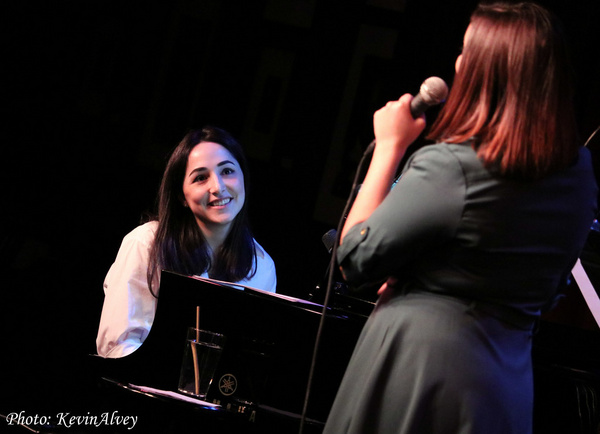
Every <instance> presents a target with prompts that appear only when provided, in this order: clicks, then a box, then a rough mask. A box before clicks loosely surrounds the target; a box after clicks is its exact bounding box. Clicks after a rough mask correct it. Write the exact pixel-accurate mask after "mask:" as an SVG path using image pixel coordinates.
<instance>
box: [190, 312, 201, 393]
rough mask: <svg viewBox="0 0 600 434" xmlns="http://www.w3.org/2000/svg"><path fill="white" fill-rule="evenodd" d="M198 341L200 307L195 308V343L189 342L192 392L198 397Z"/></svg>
mask: <svg viewBox="0 0 600 434" xmlns="http://www.w3.org/2000/svg"><path fill="white" fill-rule="evenodd" d="M199 341H200V306H196V342H195V343H194V342H190V345H191V346H192V358H193V360H194V390H195V392H196V395H200V372H199V369H198V353H197V348H196V345H197V343H198V342H199Z"/></svg>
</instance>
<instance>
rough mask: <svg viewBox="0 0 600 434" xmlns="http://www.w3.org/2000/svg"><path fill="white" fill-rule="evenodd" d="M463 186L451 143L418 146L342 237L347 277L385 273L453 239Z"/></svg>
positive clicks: (375, 277) (372, 278) (362, 279)
mask: <svg viewBox="0 0 600 434" xmlns="http://www.w3.org/2000/svg"><path fill="white" fill-rule="evenodd" d="M465 192H466V184H465V177H464V174H463V170H462V166H461V164H460V162H459V161H458V159H457V157H456V156H455V155H454V154H453V153H452V152H451V151H450V150H449V149H448V147H447V146H445V145H431V146H427V147H424V148H422V149H420V150H419V151H417V152H415V154H413V155H412V157H411V158H410V159H409V160H408V162H407V163H406V166H405V169H404V172H403V174H402V177H401V179H400V181H399V182H398V183H397V185H396V186H395V187H394V188H393V189H392V190H391V192H390V193H389V194H388V196H387V197H386V198H385V199H384V201H383V202H382V203H381V204H380V205H379V207H377V209H376V210H375V211H374V212H373V214H371V216H370V217H369V218H368V219H367V220H366V221H364V222H362V223H358V224H356V225H355V226H353V227H352V228H350V230H349V231H348V233H347V234H346V236H345V237H344V239H343V243H342V245H340V247H339V249H338V256H337V258H338V261H339V264H340V266H341V267H342V270H343V272H344V276H345V277H346V280H348V282H350V283H351V284H353V285H356V286H360V285H362V284H365V283H370V282H376V281H379V280H382V279H385V278H387V277H389V276H392V275H395V274H397V273H399V272H401V271H402V267H405V266H406V265H407V264H409V263H410V262H411V261H412V260H414V259H415V258H417V257H418V256H419V255H422V254H426V253H425V252H426V251H427V250H428V249H431V248H432V247H434V246H435V245H436V244H440V243H443V242H445V241H447V240H449V239H450V238H451V237H452V236H453V235H454V234H455V232H456V230H457V228H458V224H459V222H460V218H461V216H462V211H463V206H464V198H465Z"/></svg>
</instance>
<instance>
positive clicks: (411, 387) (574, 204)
mask: <svg viewBox="0 0 600 434" xmlns="http://www.w3.org/2000/svg"><path fill="white" fill-rule="evenodd" d="M596 196H597V187H596V182H595V178H594V175H593V170H592V165H591V158H590V155H589V152H588V150H587V149H582V150H581V151H580V154H579V158H578V161H577V162H576V163H574V165H573V166H571V167H569V168H568V169H566V170H564V171H561V172H560V173H557V174H554V175H552V176H549V177H547V178H545V179H543V180H539V181H515V180H507V179H503V178H500V177H498V176H495V175H494V174H493V173H490V172H489V171H488V170H486V169H485V168H484V167H483V165H482V164H481V162H480V161H479V160H478V159H477V156H476V154H475V152H474V151H473V149H472V148H471V146H470V145H469V144H468V143H467V144H436V145H431V146H426V147H424V148H422V149H420V150H419V151H417V152H415V154H414V155H412V156H411V158H410V159H409V161H408V162H407V164H406V167H405V169H404V172H403V175H402V178H401V180H400V182H399V183H398V185H397V186H396V187H395V188H394V189H393V190H392V191H391V192H390V194H389V195H388V197H387V198H386V199H385V200H384V202H383V203H382V204H381V205H380V206H379V207H378V208H377V210H376V211H375V212H374V213H373V214H372V216H371V217H370V218H369V219H368V220H367V221H366V222H364V223H361V224H358V225H356V226H355V227H353V228H351V230H350V231H349V232H348V234H347V236H346V237H345V238H344V240H343V244H342V245H341V246H340V248H339V250H338V260H339V263H340V264H341V266H342V268H343V270H344V273H345V275H346V277H347V279H348V281H349V282H350V283H353V284H354V285H356V286H358V285H361V284H363V283H368V282H375V281H378V280H381V279H385V278H387V277H388V276H395V277H397V278H398V279H399V282H400V283H399V285H398V288H397V289H396V291H395V293H394V295H393V297H392V298H391V299H389V300H386V301H383V300H380V301H379V302H378V305H377V307H376V309H375V311H374V313H373V314H372V315H371V317H370V318H369V320H368V322H367V324H366V325H365V328H364V330H363V333H362V335H361V337H360V338H359V341H358V343H357V346H356V348H355V351H354V355H353V356H352V359H351V361H350V363H349V366H348V368H347V370H346V374H345V377H344V380H343V382H342V384H341V386H340V389H339V391H338V395H337V398H336V400H335V403H334V405H333V408H332V410H331V413H330V415H329V419H328V421H327V425H326V428H325V433H330V434H341V433H385V434H390V433H417V434H427V433H452V434H455V433H465V434H466V433H485V434H494V433H498V434H510V433H530V432H531V429H532V409H533V386H532V372H531V354H530V352H531V330H532V327H533V324H534V322H535V319H536V318H537V317H538V316H539V314H540V311H541V310H542V309H543V308H544V307H546V306H548V304H549V303H550V302H551V301H552V299H553V296H554V295H555V293H556V290H557V288H558V287H559V285H560V284H561V283H564V281H565V280H566V279H567V277H568V275H569V273H570V270H571V267H572V266H573V265H574V263H575V261H576V259H577V257H578V254H579V252H580V250H581V248H582V247H583V245H584V242H585V240H586V237H587V234H588V231H589V228H590V226H591V223H592V221H593V219H594V217H595V213H596Z"/></svg>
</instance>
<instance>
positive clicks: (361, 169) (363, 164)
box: [298, 140, 375, 434]
mask: <svg viewBox="0 0 600 434" xmlns="http://www.w3.org/2000/svg"><path fill="white" fill-rule="evenodd" d="M374 149H375V140H373V141H372V142H371V143H370V144H369V146H368V147H367V149H366V150H365V152H364V153H363V156H362V157H361V159H360V162H359V164H358V168H357V170H356V174H355V175H354V180H353V182H352V190H351V192H350V196H349V197H348V200H347V201H346V206H345V207H344V212H343V213H342V218H340V220H339V222H338V226H337V232H336V237H335V242H334V243H333V247H332V249H331V258H330V261H329V267H328V278H327V288H326V291H325V299H324V301H323V310H322V311H321V319H320V321H319V328H318V329H317V336H316V339H315V345H314V348H313V356H312V360H311V365H310V371H309V374H308V384H307V386H306V394H305V396H304V406H303V409H302V416H301V418H300V430H299V431H298V432H299V434H302V433H303V431H304V424H305V422H306V412H307V410H308V403H309V400H310V392H311V389H312V382H313V376H314V371H315V366H316V362H317V357H318V352H319V346H320V344H321V336H322V332H323V327H324V324H325V316H326V314H327V310H328V309H329V307H328V304H329V298H330V295H331V291H332V288H333V276H334V269H335V265H336V253H337V247H338V245H339V244H340V237H341V233H342V229H343V227H344V222H345V220H346V216H347V215H348V213H349V212H350V209H351V207H352V204H353V203H354V199H355V198H356V195H357V194H358V188H357V187H358V185H359V180H360V179H362V178H363V177H364V175H365V174H366V168H368V162H370V157H371V156H372V154H373V150H374Z"/></svg>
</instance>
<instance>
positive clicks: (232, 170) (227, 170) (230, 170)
mask: <svg viewBox="0 0 600 434" xmlns="http://www.w3.org/2000/svg"><path fill="white" fill-rule="evenodd" d="M222 173H223V175H231V174H232V173H235V170H234V169H233V168H231V167H226V168H225V169H223V172H222Z"/></svg>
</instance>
